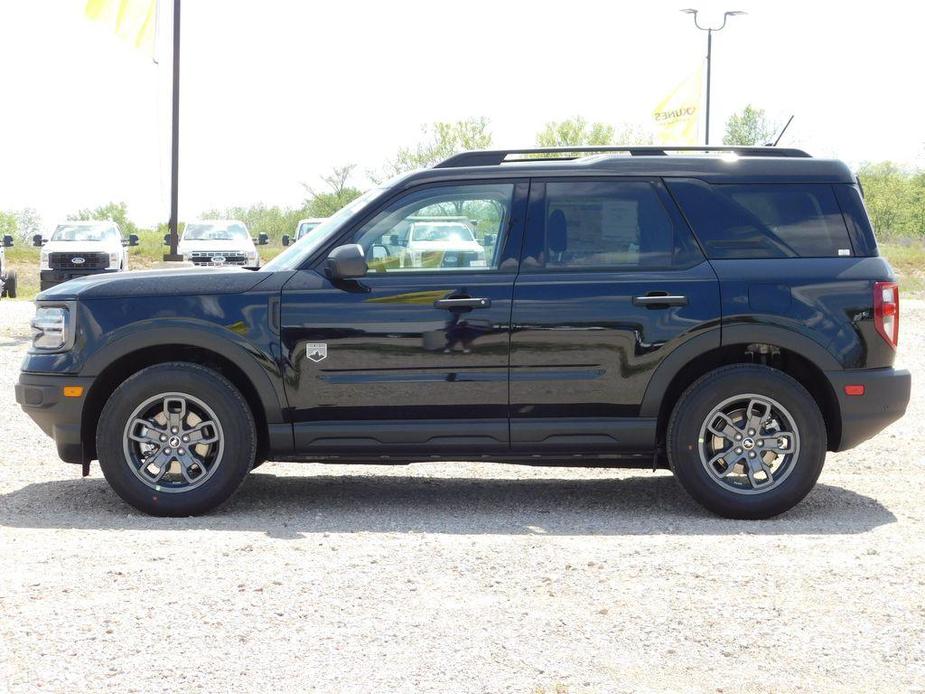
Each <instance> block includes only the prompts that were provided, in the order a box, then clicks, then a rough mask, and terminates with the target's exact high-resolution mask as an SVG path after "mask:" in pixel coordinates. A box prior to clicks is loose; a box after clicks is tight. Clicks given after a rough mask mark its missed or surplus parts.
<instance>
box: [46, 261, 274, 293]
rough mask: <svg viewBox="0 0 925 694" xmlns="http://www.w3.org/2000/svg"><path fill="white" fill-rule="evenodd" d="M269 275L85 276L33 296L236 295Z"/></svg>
mask: <svg viewBox="0 0 925 694" xmlns="http://www.w3.org/2000/svg"><path fill="white" fill-rule="evenodd" d="M272 274H273V273H270V272H254V271H251V270H245V269H244V268H240V267H229V268H183V269H176V270H146V271H143V272H113V273H109V274H102V275H88V276H86V277H78V278H77V279H73V280H69V281H68V282H63V283H62V284H59V285H56V286H54V287H51V288H50V289H46V290H45V291H44V292H42V293H41V294H39V295H38V296H37V297H36V301H64V300H66V299H96V298H123V299H124V298H130V297H133V296H183V295H191V294H196V295H198V294H240V293H241V292H246V291H247V290H249V289H252V288H253V287H256V286H257V285H258V284H260V283H261V282H262V281H263V280H265V279H266V278H267V277H270V276H271V275H272Z"/></svg>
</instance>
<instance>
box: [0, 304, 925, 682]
mask: <svg viewBox="0 0 925 694" xmlns="http://www.w3.org/2000/svg"><path fill="white" fill-rule="evenodd" d="M31 310H32V308H31V304H29V303H25V302H13V301H7V300H4V301H3V302H2V303H0V411H2V414H3V425H2V429H0V431H2V436H0V558H2V559H0V561H2V565H0V566H2V576H3V580H2V582H0V639H2V642H0V678H2V679H0V682H2V683H5V685H6V689H7V690H9V691H14V692H19V691H38V690H41V691H60V692H65V691H67V692H72V691H91V690H101V689H105V690H114V691H167V690H173V691H176V690H181V689H182V690H185V691H228V690H231V689H236V690H241V691H250V692H262V691H275V692H280V691H295V690H319V691H324V692H329V691H391V690H398V691H423V690H427V691H454V692H455V691H492V692H496V691H527V692H584V691H622V690H638V689H649V690H652V689H672V690H679V691H682V690H683V691H690V690H707V689H709V690H726V691H729V690H731V691H766V690H806V691H815V690H820V689H821V690H836V689H838V690H844V689H851V690H857V691H861V690H863V691H874V690H876V691H897V690H921V689H923V688H925V575H923V568H925V539H923V534H925V509H923V504H922V502H923V499H925V458H923V453H922V451H923V450H925V430H923V428H922V426H921V425H920V424H919V422H921V421H922V417H923V416H925V398H923V397H922V393H921V381H920V380H917V381H915V383H914V388H915V389H914V390H913V402H912V404H911V406H910V412H909V414H907V416H906V417H905V418H904V419H903V420H901V421H900V422H898V423H896V424H894V425H893V426H892V427H891V428H890V429H889V430H887V431H886V432H884V433H882V434H881V435H880V436H878V437H877V438H876V439H874V440H872V441H869V442H867V443H866V444H865V445H863V446H861V447H859V448H857V449H855V450H853V451H849V452H847V453H843V454H839V455H830V456H829V459H828V462H827V466H826V468H825V470H824V472H823V474H822V478H821V480H820V484H819V485H818V487H817V488H816V490H815V491H814V492H813V493H812V494H811V495H810V496H809V497H808V498H807V499H806V501H804V502H803V504H802V505H800V506H799V507H797V508H796V509H795V510H794V511H792V512H790V513H789V514H787V515H786V516H784V517H782V518H778V519H775V520H772V521H765V522H735V521H728V520H721V519H717V518H714V517H713V516H710V515H708V514H707V513H706V512H704V511H702V510H701V509H700V507H698V506H696V505H695V504H694V503H693V502H691V501H689V500H688V499H687V497H686V496H685V495H684V493H683V492H682V491H681V490H680V488H679V487H678V486H677V485H676V484H675V482H674V480H673V479H672V478H671V477H670V476H669V475H667V474H665V473H650V472H645V471H609V470H597V471H595V470H570V469H565V470H563V469H532V468H518V467H515V466H507V465H489V464H470V463H447V464H439V465H438V464H427V465H413V466H409V467H397V468H377V467H342V466H337V467H322V466H318V465H292V464H287V465H283V464H267V465H265V466H264V467H262V468H261V469H260V472H259V473H255V474H254V475H253V476H252V478H251V479H249V480H248V482H247V483H246V484H245V485H244V487H243V489H242V490H241V492H240V493H239V494H238V495H237V496H236V497H235V498H234V499H233V500H232V502H230V503H229V504H227V505H226V506H224V507H223V508H222V509H221V510H220V511H219V512H217V513H216V514H214V515H211V516H208V517H205V518H197V519H179V520H177V519H175V520H170V519H154V518H148V517H146V516H141V515H139V514H137V513H135V512H134V511H132V510H131V509H129V508H128V507H127V506H125V505H124V504H122V503H121V502H120V501H119V499H118V498H117V497H116V496H115V495H114V494H113V493H111V492H110V491H109V488H108V487H107V486H106V484H105V481H104V480H103V478H102V476H101V474H100V473H99V470H98V469H97V468H96V466H94V468H93V472H92V474H91V476H90V477H88V478H86V479H81V478H80V470H79V468H78V467H77V466H70V465H65V464H63V463H61V462H59V461H58V459H57V457H56V455H55V453H54V450H53V447H52V444H51V442H50V440H48V439H46V437H45V436H44V435H43V434H42V433H41V432H40V431H39V429H38V428H37V427H36V426H35V425H34V424H33V423H32V422H31V420H29V419H28V418H27V417H26V416H25V415H23V414H22V412H21V411H20V409H19V407H18V406H16V404H15V402H14V399H13V388H12V385H13V382H14V380H15V379H16V376H17V372H18V369H19V363H20V360H21V359H22V355H23V353H24V352H25V347H26V340H25V337H26V334H27V332H28V327H27V326H28V319H29V317H30V316H31ZM901 343H902V347H901V355H900V360H901V361H902V362H903V363H905V364H906V365H907V366H908V367H910V368H912V369H913V372H914V373H923V372H925V353H923V350H922V349H921V345H922V344H923V343H925V303H923V302H911V301H910V302H905V303H904V306H903V323H902V338H901ZM0 688H2V684H0Z"/></svg>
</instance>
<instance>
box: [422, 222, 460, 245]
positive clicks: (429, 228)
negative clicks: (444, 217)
mask: <svg viewBox="0 0 925 694" xmlns="http://www.w3.org/2000/svg"><path fill="white" fill-rule="evenodd" d="M411 240H412V241H438V242H443V243H446V242H450V241H475V238H474V237H473V236H472V232H471V231H470V230H469V227H467V226H466V225H465V224H415V225H414V226H413V227H411Z"/></svg>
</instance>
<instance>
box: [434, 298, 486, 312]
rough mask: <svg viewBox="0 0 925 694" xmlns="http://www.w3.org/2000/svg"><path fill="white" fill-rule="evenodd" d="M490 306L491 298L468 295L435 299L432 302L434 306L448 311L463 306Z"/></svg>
mask: <svg viewBox="0 0 925 694" xmlns="http://www.w3.org/2000/svg"><path fill="white" fill-rule="evenodd" d="M489 306H491V299H484V298H483V299H471V298H469V297H466V298H459V299H437V300H436V301H435V302H434V308H445V309H447V310H448V311H453V310H455V309H464V308H488V307H489Z"/></svg>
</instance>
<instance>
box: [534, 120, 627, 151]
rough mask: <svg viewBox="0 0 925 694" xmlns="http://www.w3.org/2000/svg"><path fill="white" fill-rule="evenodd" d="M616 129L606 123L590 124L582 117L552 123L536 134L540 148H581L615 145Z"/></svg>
mask: <svg viewBox="0 0 925 694" xmlns="http://www.w3.org/2000/svg"><path fill="white" fill-rule="evenodd" d="M614 132H615V131H614V127H613V126H612V125H607V124H606V123H600V122H594V123H588V121H586V120H585V119H584V118H582V117H581V116H575V117H574V118H569V119H567V120H562V121H550V122H548V123H546V127H545V128H543V130H541V131H540V132H538V133H537V134H536V144H537V146H538V147H570V146H574V147H580V146H582V145H613V144H617V143H616V141H615V139H614Z"/></svg>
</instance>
